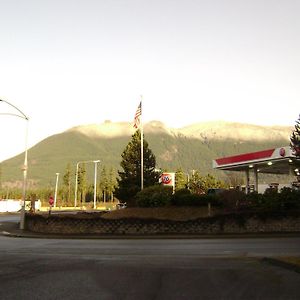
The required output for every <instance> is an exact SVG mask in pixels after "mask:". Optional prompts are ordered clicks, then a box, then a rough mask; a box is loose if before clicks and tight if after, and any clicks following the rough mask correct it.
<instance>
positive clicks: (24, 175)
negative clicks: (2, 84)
mask: <svg viewBox="0 0 300 300" xmlns="http://www.w3.org/2000/svg"><path fill="white" fill-rule="evenodd" d="M0 102H4V103H6V104H8V105H9V106H11V107H13V108H14V109H15V110H17V111H18V113H19V114H13V113H1V115H10V116H14V117H19V118H22V119H24V120H26V121H27V122H26V133H25V157H24V165H23V167H22V171H23V188H22V208H21V217H20V229H22V230H23V229H24V228H25V206H26V184H27V169H28V164H27V140H28V121H29V118H28V117H27V116H26V115H25V114H24V113H23V112H22V111H21V110H20V109H19V108H17V107H16V106H14V105H13V104H11V103H9V102H8V101H6V100H2V99H0Z"/></svg>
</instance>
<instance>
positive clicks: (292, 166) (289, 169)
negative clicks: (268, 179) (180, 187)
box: [213, 147, 300, 175]
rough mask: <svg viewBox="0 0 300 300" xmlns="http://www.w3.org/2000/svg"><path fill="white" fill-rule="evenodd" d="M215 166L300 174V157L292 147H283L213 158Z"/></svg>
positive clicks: (229, 169)
mask: <svg viewBox="0 0 300 300" xmlns="http://www.w3.org/2000/svg"><path fill="white" fill-rule="evenodd" d="M213 168H214V169H219V170H227V171H247V170H249V169H256V170H257V172H259V173H269V174H287V175H289V174H291V175H300V173H299V169H300V159H297V158H296V157H295V155H294V154H293V153H292V151H291V149H290V147H281V148H274V149H268V150H263V151H258V152H252V153H245V154H240V155H235V156H228V157H222V158H218V159H215V160H213ZM294 172H295V173H294ZM297 173H299V174H297Z"/></svg>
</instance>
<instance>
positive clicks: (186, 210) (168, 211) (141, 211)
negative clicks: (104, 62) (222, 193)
mask: <svg viewBox="0 0 300 300" xmlns="http://www.w3.org/2000/svg"><path fill="white" fill-rule="evenodd" d="M216 213H217V210H215V209H212V210H211V216H213V215H215V214H216ZM207 216H208V209H207V208H206V207H154V208H142V207H132V208H125V209H119V210H115V211H111V212H108V213H105V214H103V215H102V218H104V219H121V218H141V219H158V220H172V221H187V220H194V219H198V218H203V217H207Z"/></svg>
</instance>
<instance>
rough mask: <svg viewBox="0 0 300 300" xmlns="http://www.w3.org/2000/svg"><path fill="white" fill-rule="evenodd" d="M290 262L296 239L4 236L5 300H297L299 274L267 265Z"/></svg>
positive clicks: (0, 250)
mask: <svg viewBox="0 0 300 300" xmlns="http://www.w3.org/2000/svg"><path fill="white" fill-rule="evenodd" d="M0 219H1V218H0ZM0 223H1V222H0ZM291 255H294V256H295V255H297V256H300V238H299V237H287V238H283V237H282V238H247V239H240V238H224V239H221V238H218V239H178V240H177V239H167V240H166V239H130V240H128V239H127V240H126V239H34V238H11V237H5V236H0V287H1V289H0V299H138V300H142V299H189V300H190V299H272V300H273V299H300V274H299V273H297V272H295V271H292V270H289V269H286V268H282V267H278V266H275V265H272V264H269V263H267V262H265V261H263V260H262V258H263V257H277V256H291Z"/></svg>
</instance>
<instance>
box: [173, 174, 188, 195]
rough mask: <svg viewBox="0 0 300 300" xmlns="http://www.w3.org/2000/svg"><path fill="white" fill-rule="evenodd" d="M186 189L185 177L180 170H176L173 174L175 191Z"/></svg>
mask: <svg viewBox="0 0 300 300" xmlns="http://www.w3.org/2000/svg"><path fill="white" fill-rule="evenodd" d="M186 187H187V176H186V174H185V173H184V172H183V171H182V169H178V170H177V171H176V173H175V190H176V191H178V190H181V189H185V188H186Z"/></svg>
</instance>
